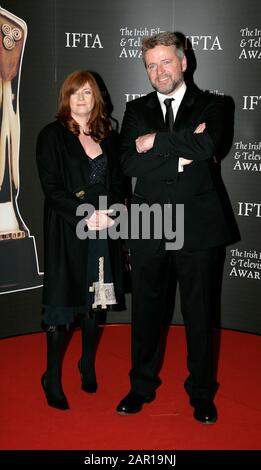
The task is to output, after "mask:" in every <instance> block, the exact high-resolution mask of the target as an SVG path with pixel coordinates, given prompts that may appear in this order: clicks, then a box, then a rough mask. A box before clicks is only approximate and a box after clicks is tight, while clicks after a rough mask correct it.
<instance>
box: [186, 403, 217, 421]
mask: <svg viewBox="0 0 261 470" xmlns="http://www.w3.org/2000/svg"><path fill="white" fill-rule="evenodd" d="M190 404H191V405H192V406H193V407H194V418H195V419H196V420H197V421H200V422H201V423H203V424H213V423H215V422H216V421H217V409H216V407H215V404H214V402H213V401H212V400H195V401H192V400H190Z"/></svg>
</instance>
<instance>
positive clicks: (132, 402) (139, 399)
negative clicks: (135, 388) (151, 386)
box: [116, 391, 156, 415]
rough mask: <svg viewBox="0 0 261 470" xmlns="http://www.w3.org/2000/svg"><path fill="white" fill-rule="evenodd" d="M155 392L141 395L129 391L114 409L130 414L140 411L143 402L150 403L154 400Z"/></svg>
mask: <svg viewBox="0 0 261 470" xmlns="http://www.w3.org/2000/svg"><path fill="white" fill-rule="evenodd" d="M155 397H156V393H155V392H153V393H152V394H151V395H147V396H143V395H139V394H137V393H135V392H132V391H130V392H129V393H128V395H126V397H124V398H123V400H121V402H120V403H119V405H118V406H117V408H116V411H117V412H118V413H120V414H123V415H131V414H134V413H138V412H139V411H141V409H142V406H143V405H144V403H150V402H152V401H153V400H155Z"/></svg>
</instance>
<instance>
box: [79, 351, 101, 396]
mask: <svg viewBox="0 0 261 470" xmlns="http://www.w3.org/2000/svg"><path fill="white" fill-rule="evenodd" d="M78 369H79V372H80V376H81V381H82V390H84V392H87V393H96V391H97V387H98V385H97V382H96V380H93V381H91V380H88V378H87V376H86V375H83V373H82V365H81V359H80V360H79V361H78Z"/></svg>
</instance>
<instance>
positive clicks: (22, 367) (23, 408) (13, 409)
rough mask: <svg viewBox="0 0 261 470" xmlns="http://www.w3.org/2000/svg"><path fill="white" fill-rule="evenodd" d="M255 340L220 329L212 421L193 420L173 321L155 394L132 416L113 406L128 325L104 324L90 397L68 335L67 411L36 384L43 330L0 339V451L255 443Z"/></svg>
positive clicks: (258, 411) (122, 386) (260, 387)
mask: <svg viewBox="0 0 261 470" xmlns="http://www.w3.org/2000/svg"><path fill="white" fill-rule="evenodd" d="M260 343H261V339H260V337H259V336H256V335H251V334H246V333H239V332H233V331H222V333H221V349H220V361H219V370H218V380H219V382H220V384H221V385H220V388H219V391H218V394H217V398H216V404H217V407H218V411H219V419H218V421H217V423H216V424H215V425H213V426H206V425H202V424H200V423H198V422H196V421H195V420H194V419H193V417H192V408H191V407H190V406H189V404H188V398H187V396H186V393H185V391H184V389H183V381H184V379H185V377H186V374H187V372H186V351H185V336H184V328H183V327H181V326H178V327H177V326H175V327H171V329H170V333H169V336H168V344H167V352H166V357H165V362H164V366H163V369H162V373H161V379H162V382H163V383H162V385H161V387H160V388H159V389H158V392H157V399H156V400H155V401H154V402H153V403H151V404H149V405H145V406H144V408H143V411H142V412H141V413H138V414H137V415H134V416H120V415H118V414H116V412H115V411H114V410H115V406H116V405H117V404H118V402H119V400H120V399H121V398H122V397H123V395H124V394H126V393H127V391H128V389H129V382H128V370H129V363H130V361H129V357H130V355H129V346H130V327H129V325H115V326H113V325H111V326H106V327H105V328H104V332H103V336H102V338H101V342H100V346H99V350H98V353H97V361H96V363H97V367H96V368H97V376H98V382H99V389H98V392H97V394H96V395H88V394H86V393H84V392H83V391H81V389H80V378H79V374H78V370H77V367H76V363H77V360H78V358H79V355H80V332H79V331H76V332H75V333H74V336H73V338H72V342H71V343H70V345H69V348H68V351H67V353H66V356H65V361H64V369H63V384H64V390H65V393H66V395H67V398H68V401H69V403H70V407H71V410H70V411H67V412H62V411H58V410H55V409H52V408H50V407H48V406H47V403H46V401H45V397H44V395H43V391H42V389H41V386H40V377H41V374H42V372H43V370H44V367H45V338H44V334H43V333H37V334H33V335H25V336H19V337H14V338H9V339H3V340H1V341H0V357H1V402H0V403H1V418H0V422H1V431H0V449H1V450H3V449H7V450H8V449H12V450H14V449H57V450H58V449H85V450H88V449H95V450H98V449H107V450H109V449H110V450H113V449H162V450H163V449H174V450H179V449H180V450H183V449H191V450H192V449H234V450H238V449H252V450H254V449H260V443H261V442H260V441H261V438H260V436H261V402H260V397H261V393H260V392H261V381H260V364H261V347H260Z"/></svg>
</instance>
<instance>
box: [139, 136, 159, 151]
mask: <svg viewBox="0 0 261 470" xmlns="http://www.w3.org/2000/svg"><path fill="white" fill-rule="evenodd" d="M155 136H156V132H154V133H153V134H145V135H140V137H138V138H137V139H136V140H135V142H136V150H137V152H138V153H146V152H148V150H151V149H152V147H153V145H154V140H155Z"/></svg>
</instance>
